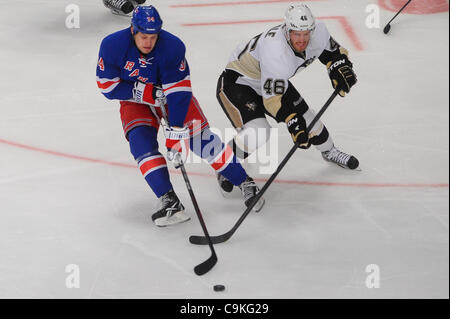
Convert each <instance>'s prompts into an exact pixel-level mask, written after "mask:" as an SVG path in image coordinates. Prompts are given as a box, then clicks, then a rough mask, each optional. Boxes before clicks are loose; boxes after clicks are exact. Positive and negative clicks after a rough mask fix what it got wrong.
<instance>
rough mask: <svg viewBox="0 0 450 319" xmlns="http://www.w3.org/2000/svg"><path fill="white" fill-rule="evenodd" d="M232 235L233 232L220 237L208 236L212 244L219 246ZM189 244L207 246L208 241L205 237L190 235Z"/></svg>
mask: <svg viewBox="0 0 450 319" xmlns="http://www.w3.org/2000/svg"><path fill="white" fill-rule="evenodd" d="M233 233H234V231H233V232H232V231H228V232H226V233H224V234H222V235H218V236H209V238H211V241H212V243H213V244H220V243H223V242H225V241H227V240H228V239H230V237H231V236H232V235H233ZM189 242H190V243H191V244H194V245H208V239H207V238H206V237H205V236H196V235H192V236H191V237H189Z"/></svg>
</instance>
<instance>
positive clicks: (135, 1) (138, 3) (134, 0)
mask: <svg viewBox="0 0 450 319" xmlns="http://www.w3.org/2000/svg"><path fill="white" fill-rule="evenodd" d="M145 1H146V0H131V2H133V3H134V4H135V5H140V4H144V3H145Z"/></svg>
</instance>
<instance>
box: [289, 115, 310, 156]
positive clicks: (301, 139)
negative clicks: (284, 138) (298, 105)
mask: <svg viewBox="0 0 450 319" xmlns="http://www.w3.org/2000/svg"><path fill="white" fill-rule="evenodd" d="M285 122H286V125H287V128H288V130H289V133H291V137H292V140H293V141H294V143H297V142H298V143H299V146H298V147H300V148H304V149H307V148H309V146H310V143H309V138H308V134H307V133H306V121H305V119H304V118H303V116H301V115H300V114H298V113H292V114H291V115H289V116H288V117H287V118H286V120H285Z"/></svg>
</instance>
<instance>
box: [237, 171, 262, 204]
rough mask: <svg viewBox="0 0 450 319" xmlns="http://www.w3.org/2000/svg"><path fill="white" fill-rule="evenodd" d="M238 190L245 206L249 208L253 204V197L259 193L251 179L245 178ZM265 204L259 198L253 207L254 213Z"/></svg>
mask: <svg viewBox="0 0 450 319" xmlns="http://www.w3.org/2000/svg"><path fill="white" fill-rule="evenodd" d="M239 188H240V189H241V192H242V196H243V197H244V201H245V206H247V207H248V206H250V204H251V203H252V202H253V199H254V197H255V196H256V195H257V194H258V193H259V188H258V186H257V185H256V183H255V181H254V180H253V178H251V177H249V176H247V178H246V180H245V181H243V182H242V184H241V185H239ZM264 204H265V200H264V198H262V197H261V198H260V199H259V201H258V202H257V203H256V204H255V206H253V210H254V211H255V212H259V211H260V210H261V209H262V208H263V206H264Z"/></svg>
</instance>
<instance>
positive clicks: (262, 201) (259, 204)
mask: <svg viewBox="0 0 450 319" xmlns="http://www.w3.org/2000/svg"><path fill="white" fill-rule="evenodd" d="M265 203H266V200H265V199H264V198H261V199H260V200H259V201H258V202H257V203H256V204H255V206H253V208H252V210H253V211H254V212H255V213H259V212H260V211H261V209H262V208H263V207H264V204H265Z"/></svg>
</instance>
